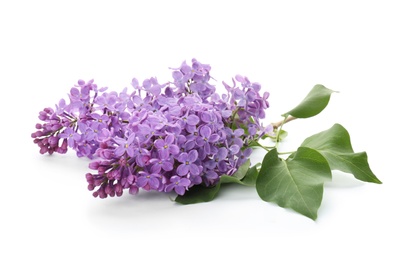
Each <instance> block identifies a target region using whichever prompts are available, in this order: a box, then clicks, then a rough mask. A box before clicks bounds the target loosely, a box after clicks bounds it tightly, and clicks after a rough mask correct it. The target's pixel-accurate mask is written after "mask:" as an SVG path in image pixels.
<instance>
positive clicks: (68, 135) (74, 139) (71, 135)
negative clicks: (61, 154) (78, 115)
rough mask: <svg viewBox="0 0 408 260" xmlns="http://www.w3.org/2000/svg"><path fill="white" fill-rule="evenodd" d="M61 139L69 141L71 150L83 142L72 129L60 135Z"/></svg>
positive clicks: (67, 129)
mask: <svg viewBox="0 0 408 260" xmlns="http://www.w3.org/2000/svg"><path fill="white" fill-rule="evenodd" d="M59 137H60V138H62V139H67V140H68V146H69V147H71V148H74V147H75V146H76V143H78V142H79V141H80V140H81V135H80V134H78V133H77V132H75V131H74V130H73V129H72V128H70V127H68V128H66V129H65V130H64V132H62V133H61V134H59Z"/></svg>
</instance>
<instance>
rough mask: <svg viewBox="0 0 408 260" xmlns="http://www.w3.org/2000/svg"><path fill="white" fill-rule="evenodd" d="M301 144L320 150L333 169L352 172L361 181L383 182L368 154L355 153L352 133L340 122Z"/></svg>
mask: <svg viewBox="0 0 408 260" xmlns="http://www.w3.org/2000/svg"><path fill="white" fill-rule="evenodd" d="M301 146H303V147H309V148H313V149H315V150H317V151H319V153H321V154H322V155H323V156H324V157H325V158H326V160H327V161H328V162H329V165H330V168H331V169H332V170H340V171H343V172H348V173H352V174H353V175H354V177H355V178H356V179H359V180H361V181H365V182H373V183H381V181H380V180H379V179H378V178H377V177H376V176H375V175H374V173H373V172H372V171H371V169H370V166H369V164H368V160H367V154H366V153H365V152H361V153H354V151H353V148H352V146H351V141H350V135H349V133H348V132H347V130H346V129H345V128H344V127H343V126H342V125H340V124H335V125H333V126H332V127H331V128H330V129H328V130H326V131H323V132H320V133H317V134H315V135H312V136H310V137H309V138H306V139H305V141H304V142H303V143H302V145H301Z"/></svg>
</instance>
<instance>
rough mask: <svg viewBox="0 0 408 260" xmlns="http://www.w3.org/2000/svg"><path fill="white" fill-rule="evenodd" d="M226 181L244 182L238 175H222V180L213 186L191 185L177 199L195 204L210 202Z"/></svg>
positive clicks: (177, 200) (183, 202) (182, 202)
mask: <svg viewBox="0 0 408 260" xmlns="http://www.w3.org/2000/svg"><path fill="white" fill-rule="evenodd" d="M224 183H238V184H244V183H242V182H241V181H240V180H239V179H238V178H237V177H234V176H228V175H222V176H221V177H220V181H219V182H218V183H217V184H216V185H215V186H212V187H205V186H202V185H196V186H193V187H191V188H190V189H189V190H188V191H187V192H186V193H185V194H184V195H183V196H177V197H176V199H175V201H176V202H178V203H181V204H194V203H200V202H208V201H212V200H214V199H215V197H216V196H217V194H218V192H219V191H220V188H221V184H224Z"/></svg>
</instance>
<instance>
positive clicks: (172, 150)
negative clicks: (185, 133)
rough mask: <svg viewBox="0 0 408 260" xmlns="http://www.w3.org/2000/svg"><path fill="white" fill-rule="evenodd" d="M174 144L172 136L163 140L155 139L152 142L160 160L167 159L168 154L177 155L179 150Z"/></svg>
mask: <svg viewBox="0 0 408 260" xmlns="http://www.w3.org/2000/svg"><path fill="white" fill-rule="evenodd" d="M173 142H174V135H172V134H170V135H168V136H166V138H164V140H163V139H157V140H156V141H155V142H154V146H155V147H156V148H157V151H158V152H159V155H160V158H162V159H167V158H169V156H170V154H172V155H177V154H178V153H179V152H180V148H179V147H178V146H177V145H175V144H173Z"/></svg>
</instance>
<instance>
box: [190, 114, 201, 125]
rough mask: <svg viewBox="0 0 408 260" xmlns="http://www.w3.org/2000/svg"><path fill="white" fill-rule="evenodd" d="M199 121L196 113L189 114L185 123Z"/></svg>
mask: <svg viewBox="0 0 408 260" xmlns="http://www.w3.org/2000/svg"><path fill="white" fill-rule="evenodd" d="M199 122H200V118H198V116H196V115H189V116H188V117H187V124H189V125H197V124H198V123H199Z"/></svg>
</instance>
